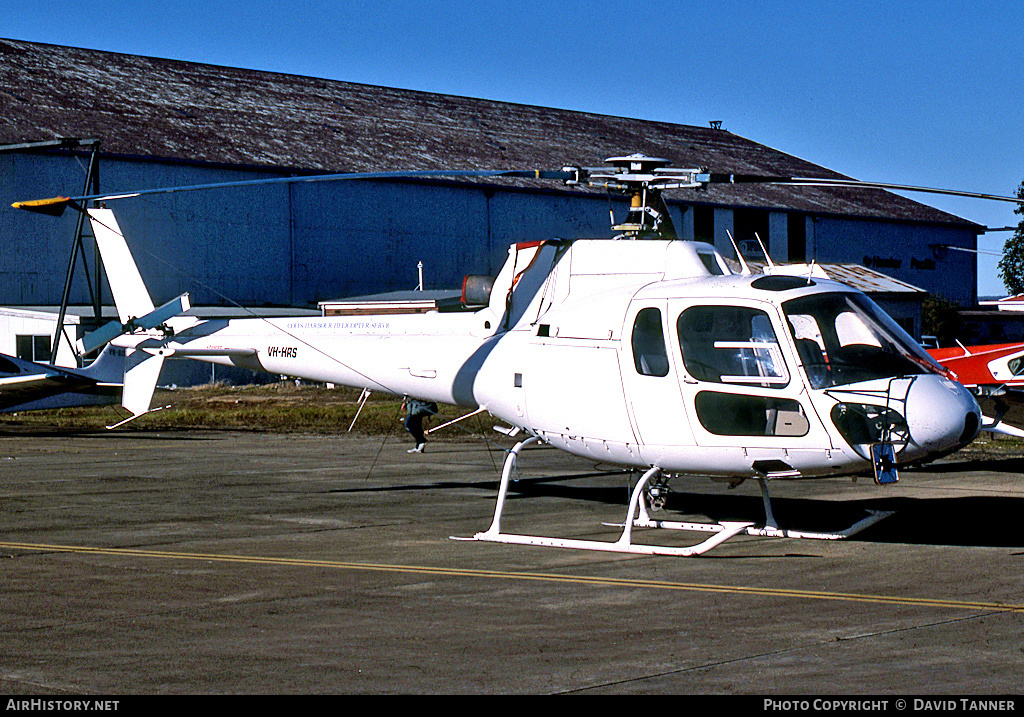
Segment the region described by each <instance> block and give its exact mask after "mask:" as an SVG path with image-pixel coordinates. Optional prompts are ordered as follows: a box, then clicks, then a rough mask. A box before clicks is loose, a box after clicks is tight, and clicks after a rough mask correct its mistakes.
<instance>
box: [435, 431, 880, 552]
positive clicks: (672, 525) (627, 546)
mask: <svg viewBox="0 0 1024 717" xmlns="http://www.w3.org/2000/svg"><path fill="white" fill-rule="evenodd" d="M539 441H540V438H538V437H532V438H528V439H526V440H525V441H521V442H520V443H517V444H516V445H515V447H513V448H512V450H511V451H509V454H508V456H506V458H505V464H504V466H503V468H502V472H501V484H500V486H499V488H498V499H497V504H496V505H495V509H494V518H493V520H492V521H491V526H490V528H488V529H487V530H486V531H484V532H481V533H477V534H476V535H474V536H473V537H472V538H459V537H454V536H453V539H454V540H479V541H485V542H491V543H509V544H514V545H540V546H545V547H551V548H571V549H574V550H596V551H604V552H614V553H634V554H639V555H673V556H677V557H691V556H694V555H701V554H703V553H706V552H707V551H709V550H711V549H712V548H714V547H715V546H717V545H721V544H722V543H724V542H725V541H726V540H728V539H729V538H732V537H733V536H736V535H739V534H740V533H746V534H747V535H757V536H765V537H772V538H804V539H815V540H841V539H844V538H848V537H850V536H851V535H855V534H856V533H859V532H860V531H862V530H864V529H865V528H867V527H869V526H871V525H874V524H875V523H877V522H878V521H880V520H882V519H883V518H886V517H888V516H889V515H892V513H891V512H885V511H871V514H870V515H868V516H867V517H866V518H864V519H862V520H860V521H858V522H857V523H854V524H853V525H852V526H850V527H849V528H847V529H845V530H842V531H838V532H834V533H815V532H805V531H797V530H788V529H782V528H779V526H778V524H777V523H776V521H775V517H774V515H773V514H772V509H771V498H770V496H769V495H768V485H767V482H766V481H765V480H763V479H759V480H758V482H759V483H760V485H761V494H762V499H763V501H764V507H765V525H764V527H760V528H759V527H755V526H754V524H753V523H750V522H733V521H721V522H719V523H689V522H677V521H666V520H653V519H651V517H650V513H649V510H648V507H647V499H646V497H645V489H646V488H647V485H648V484H649V483H650V481H651V480H652V479H654V478H656V477H658V476H659V475H661V469H660V468H658V467H657V466H654V467H652V468H650V469H649V470H648V471H647V472H646V473H644V475H643V477H642V478H641V479H640V480H639V481H638V482H637V484H636V487H634V488H633V492H632V493H631V494H630V498H629V507H628V508H627V510H626V520H625V522H624V523H620V524H617V525H621V526H622V534H621V535H620V536H619V539H618V540H616V541H614V542H611V541H603V540H575V539H571V538H549V537H544V536H539V535H523V534H518V533H504V532H502V530H501V515H502V510H503V509H504V506H505V498H506V496H507V495H508V484H509V481H510V479H511V476H512V472H513V470H514V469H515V464H516V460H517V459H518V457H519V453H520V452H521V451H522V449H523V448H525V447H526V446H528V445H530V444H532V443H537V442H539ZM633 528H662V529H665V530H685V531H691V532H698V533H711V536H710V537H708V538H707V539H706V540H704V541H703V542H701V543H698V544H696V545H692V546H686V547H672V546H664V545H651V544H646V543H634V542H633Z"/></svg>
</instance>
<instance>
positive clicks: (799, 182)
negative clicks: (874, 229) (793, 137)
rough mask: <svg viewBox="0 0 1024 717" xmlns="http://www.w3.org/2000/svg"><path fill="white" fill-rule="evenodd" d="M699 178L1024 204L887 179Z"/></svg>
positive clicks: (710, 181) (702, 177)
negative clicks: (884, 190) (877, 190)
mask: <svg viewBox="0 0 1024 717" xmlns="http://www.w3.org/2000/svg"><path fill="white" fill-rule="evenodd" d="M697 181H699V182H703V183H705V184H788V185H796V186H802V187H852V188H855V189H856V188H860V189H890V190H893V191H896V192H923V193H926V194H948V195H950V196H954V197H971V198H974V199H990V200H993V201H997V202H1013V203H1015V204H1024V199H1021V198H1020V197H1005V196H1000V195H998V194H982V193H979V192H963V191H960V190H957V189H938V188H935V187H914V186H910V185H906V184H890V183H888V182H863V181H860V180H858V179H826V178H823V177H779V176H765V175H759V174H698V175H697Z"/></svg>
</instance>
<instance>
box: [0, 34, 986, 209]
mask: <svg viewBox="0 0 1024 717" xmlns="http://www.w3.org/2000/svg"><path fill="white" fill-rule="evenodd" d="M60 137H78V138H86V137H88V138H95V139H98V140H100V142H101V150H102V152H103V155H105V156H115V157H132V158H142V159H152V160H157V161H183V162H195V163H200V164H207V163H208V164H215V165H230V166H239V167H249V168H267V169H275V170H282V169H283V170H287V171H296V172H347V171H354V172H359V171H393V170H420V169H460V170H474V169H559V168H561V167H562V166H563V165H565V164H574V165H580V166H599V165H602V164H603V163H604V160H605V159H606V158H608V157H611V156H621V155H624V154H632V153H634V152H642V153H644V154H647V155H650V156H654V157H663V158H665V159H668V160H671V162H672V164H673V165H674V166H677V167H706V168H708V169H709V170H710V171H714V172H728V173H737V174H740V173H746V174H770V175H795V176H815V177H842V175H839V174H837V173H835V172H832V171H830V170H828V169H825V168H823V167H819V166H817V165H814V164H811V163H810V162H807V161H804V160H802V159H799V158H797V157H793V156H791V155H788V154H785V153H783V152H780V151H778V150H775V149H772V148H770V147H766V146H764V145H761V144H758V143H756V142H753V141H751V140H748V139H745V138H743V137H740V136H738V135H736V134H733V133H731V132H728V131H726V130H722V129H713V128H710V127H694V126H689V125H682V124H672V123H668V122H654V121H648V120H638V119H631V118H628V117H614V116H609V115H599V114H590V113H586V112H575V111H570V110H561V109H552V108H549V107H535V106H530V105H521V104H512V103H507V102H497V101H493V100H483V99H473V98H467V97H456V96H451V95H442V94H434V93H429V92H417V91H413V90H403V89H394V88H389V87H376V86H370V85H362V84H357V83H352V82H343V81H338V80H325V79H318V78H315V77H302V76H297V75H286V74H280V73H274V72H262V71H255V70H246V69H240V68H233V67H220V66H214V65H204V64H199V63H194V62H184V61H179V60H168V59H160V58H154V57H143V56H138V55H125V54H119V53H112V52H103V51H98V50H88V49H80V48H73V47H63V46H56V45H48V44H42V43H34V42H23V41H18V40H4V39H0V144H8V143H10V144H13V143H21V142H28V141H41V140H50V139H56V138H60ZM488 181H491V180H488ZM517 181H519V183H526V184H530V182H526V181H525V180H517ZM530 186H538V187H541V186H542V187H547V188H551V184H550V183H543V184H538V183H536V182H534V183H533V184H530ZM111 189H114V188H111ZM116 189H122V188H116ZM669 198H675V199H678V200H680V201H685V202H693V203H698V204H715V205H727V206H742V207H758V208H772V209H780V210H790V211H801V212H808V213H815V214H822V215H840V216H852V217H862V218H872V219H885V220H896V221H911V222H927V223H941V224H958V225H964V226H973V224H972V223H971V222H968V221H967V220H964V219H961V218H959V217H956V216H953V215H951V214H948V213H946V212H942V211H940V210H938V209H935V208H933V207H930V206H928V205H926V204H922V203H919V202H915V201H913V200H910V199H906V198H904V197H901V196H899V195H896V194H893V193H891V192H886V191H882V190H874V189H850V188H843V189H836V188H820V187H800V188H796V187H785V186H777V185H729V186H722V185H718V186H714V187H711V188H709V189H707V190H701V191H700V192H696V193H695V192H694V191H693V190H678V191H677V192H674V193H672V194H671V195H670V197H669Z"/></svg>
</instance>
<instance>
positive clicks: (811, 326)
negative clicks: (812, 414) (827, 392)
mask: <svg viewBox="0 0 1024 717" xmlns="http://www.w3.org/2000/svg"><path fill="white" fill-rule="evenodd" d="M782 309H783V311H784V312H785V314H786V319H787V320H788V323H789V330H790V332H791V333H792V335H793V340H794V341H795V342H796V347H797V352H798V353H799V354H800V361H801V363H802V364H803V367H804V370H805V372H806V373H807V378H808V379H809V380H810V382H811V386H812V387H813V388H828V387H830V386H842V385H845V384H850V383H856V382H859V381H870V380H872V379H878V378H889V377H892V376H907V375H914V374H923V373H932V372H934V373H941V372H942V370H941V368H940V367H939V365H938V364H937V363H936V362H935V361H934V359H932V358H931V356H929V355H928V353H927V352H926V351H925V350H924V349H922V348H921V347H920V346H918V345H917V343H916V342H915V341H914V340H913V339H912V338H910V336H909V335H908V334H907V333H906V332H905V331H904V330H903V329H901V328H900V327H899V325H898V324H897V323H896V322H895V321H893V320H892V319H891V318H890V317H889V316H888V315H887V314H886V313H885V312H884V311H882V310H881V309H880V308H878V306H877V305H876V304H875V303H874V302H873V301H871V300H870V299H869V298H867V297H866V296H864V295H863V294H847V293H832V294H812V295H810V296H805V297H803V298H800V299H792V300H790V301H787V302H784V303H783V304H782Z"/></svg>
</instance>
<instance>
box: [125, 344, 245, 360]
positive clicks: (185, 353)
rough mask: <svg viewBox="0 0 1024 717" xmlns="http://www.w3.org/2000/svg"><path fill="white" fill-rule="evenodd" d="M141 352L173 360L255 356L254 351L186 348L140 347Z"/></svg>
mask: <svg viewBox="0 0 1024 717" xmlns="http://www.w3.org/2000/svg"><path fill="white" fill-rule="evenodd" d="M140 348H141V350H142V351H145V352H147V353H150V354H153V355H154V356H163V357H164V358H169V357H171V356H174V357H175V358H192V357H196V358H198V357H200V356H237V357H239V358H243V357H246V356H255V355H256V349H243V348H239V349H193V348H189V347H188V346H152V347H151V346H143V347H140Z"/></svg>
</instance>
